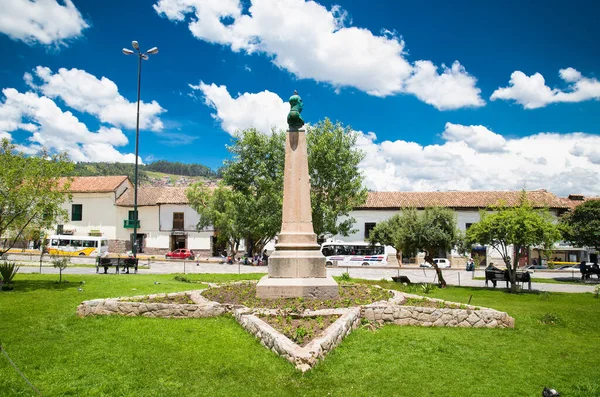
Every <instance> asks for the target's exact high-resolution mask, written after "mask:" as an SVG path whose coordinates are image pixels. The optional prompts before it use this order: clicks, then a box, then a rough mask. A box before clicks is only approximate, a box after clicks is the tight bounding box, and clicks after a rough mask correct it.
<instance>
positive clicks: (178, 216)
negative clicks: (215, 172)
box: [116, 187, 214, 256]
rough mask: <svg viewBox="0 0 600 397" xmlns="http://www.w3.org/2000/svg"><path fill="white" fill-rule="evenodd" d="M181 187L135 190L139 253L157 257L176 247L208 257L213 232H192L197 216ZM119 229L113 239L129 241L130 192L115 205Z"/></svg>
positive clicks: (131, 235) (131, 232) (130, 237)
mask: <svg viewBox="0 0 600 397" xmlns="http://www.w3.org/2000/svg"><path fill="white" fill-rule="evenodd" d="M186 189H187V188H185V187H141V188H138V219H139V225H138V230H137V234H138V236H137V237H138V244H139V247H141V250H140V252H143V253H145V254H150V255H161V254H165V253H167V252H168V251H172V250H174V249H177V248H188V249H191V250H193V251H194V252H195V253H196V255H199V256H211V255H212V242H213V235H214V230H213V228H212V227H211V228H206V229H204V230H202V231H197V230H196V225H197V224H198V222H199V221H200V215H198V213H197V212H196V211H194V209H192V207H190V205H189V203H188V200H187V197H186V195H185V191H186ZM116 206H117V210H116V212H117V217H118V218H119V219H120V220H121V222H122V228H121V229H119V232H118V233H117V239H118V240H119V241H122V242H129V241H132V240H133V219H134V216H133V189H131V190H128V191H126V192H125V194H123V195H122V196H121V197H119V199H118V200H117V202H116Z"/></svg>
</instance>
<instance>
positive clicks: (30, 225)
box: [0, 139, 73, 256]
mask: <svg viewBox="0 0 600 397" xmlns="http://www.w3.org/2000/svg"><path fill="white" fill-rule="evenodd" d="M72 168H73V164H72V163H71V162H70V161H68V159H67V156H66V154H64V153H62V154H53V155H51V154H49V153H47V152H45V151H42V152H40V153H38V155H36V156H26V155H25V154H23V153H20V152H18V151H16V147H15V146H14V145H12V144H10V142H9V141H8V140H7V139H3V140H2V145H1V147H0V170H2V171H1V172H0V237H1V238H2V241H3V245H2V248H0V256H1V255H2V254H4V253H5V252H6V251H8V250H9V249H10V248H12V247H13V246H14V245H15V243H16V242H17V241H19V239H21V237H22V236H23V234H24V233H26V232H28V231H31V230H41V229H47V228H50V227H52V226H53V225H54V224H56V222H57V221H58V220H60V219H62V218H64V217H66V215H67V214H66V211H65V210H63V209H62V206H61V205H62V203H63V202H64V201H65V200H66V199H70V197H69V195H68V193H67V191H68V188H69V182H68V180H67V181H66V183H65V180H64V179H63V180H61V179H60V176H61V175H65V174H68V173H69V172H70V171H71V170H72Z"/></svg>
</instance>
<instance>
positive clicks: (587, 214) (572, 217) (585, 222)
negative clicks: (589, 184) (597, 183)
mask: <svg viewBox="0 0 600 397" xmlns="http://www.w3.org/2000/svg"><path fill="white" fill-rule="evenodd" d="M561 223H562V225H563V226H565V228H564V234H565V239H566V240H567V241H569V242H571V243H572V244H574V245H575V246H578V247H593V248H595V249H596V250H600V200H589V201H586V202H584V203H583V204H580V205H579V206H577V208H575V210H574V211H573V212H570V213H567V214H565V216H564V217H563V218H562V219H561Z"/></svg>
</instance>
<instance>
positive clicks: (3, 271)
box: [0, 262, 19, 289]
mask: <svg viewBox="0 0 600 397" xmlns="http://www.w3.org/2000/svg"><path fill="white" fill-rule="evenodd" d="M18 271H19V266H17V263H16V262H4V263H2V264H0V279H2V283H3V284H4V285H3V286H2V289H12V287H9V286H10V284H12V280H13V278H14V277H15V275H16V274H17V272H18ZM4 286H7V287H8V288H4Z"/></svg>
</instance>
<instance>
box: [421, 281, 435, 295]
mask: <svg viewBox="0 0 600 397" xmlns="http://www.w3.org/2000/svg"><path fill="white" fill-rule="evenodd" d="M435 288H436V287H435V285H434V284H429V283H425V284H421V292H423V293H424V294H428V293H430V292H432V291H433V290H435Z"/></svg>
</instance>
